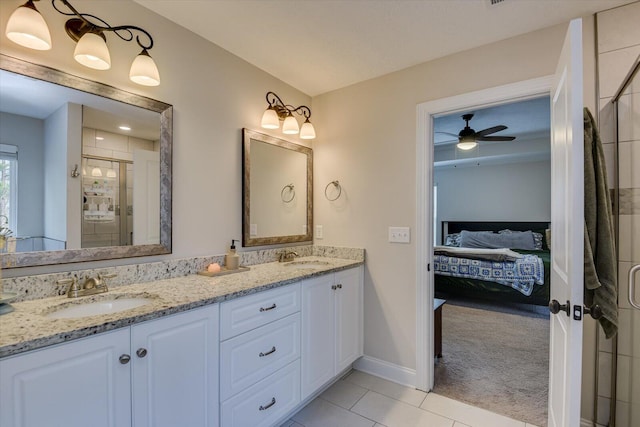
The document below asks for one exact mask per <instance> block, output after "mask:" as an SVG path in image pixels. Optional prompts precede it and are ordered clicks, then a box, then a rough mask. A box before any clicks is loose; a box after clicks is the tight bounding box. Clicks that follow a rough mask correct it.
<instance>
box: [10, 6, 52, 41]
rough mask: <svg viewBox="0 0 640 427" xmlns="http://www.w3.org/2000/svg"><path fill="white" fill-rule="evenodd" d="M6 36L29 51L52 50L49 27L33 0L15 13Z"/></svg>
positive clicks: (11, 17) (12, 15)
mask: <svg viewBox="0 0 640 427" xmlns="http://www.w3.org/2000/svg"><path fill="white" fill-rule="evenodd" d="M5 34H6V35H7V38H8V39H9V40H11V41H12V42H14V43H17V44H19V45H20V46H24V47H28V48H29V49H35V50H49V49H51V34H50V33H49V27H48V26H47V23H46V21H45V20H44V18H43V17H42V15H41V14H40V12H38V9H36V7H35V6H34V4H33V1H32V0H29V1H27V2H26V3H25V4H23V5H22V6H20V7H18V8H17V9H16V10H14V11H13V13H12V14H11V16H10V17H9V21H8V22H7V29H6V31H5Z"/></svg>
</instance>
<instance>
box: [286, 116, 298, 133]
mask: <svg viewBox="0 0 640 427" xmlns="http://www.w3.org/2000/svg"><path fill="white" fill-rule="evenodd" d="M299 131H300V128H299V127H298V121H297V120H296V118H295V117H293V116H292V115H288V116H287V118H286V119H284V123H283V124H282V133H284V134H287V135H295V134H297V133H298V132H299Z"/></svg>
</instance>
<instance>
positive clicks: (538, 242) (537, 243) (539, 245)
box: [498, 229, 544, 251]
mask: <svg viewBox="0 0 640 427" xmlns="http://www.w3.org/2000/svg"><path fill="white" fill-rule="evenodd" d="M498 233H499V234H509V233H511V234H514V233H516V234H517V233H526V234H527V235H528V233H531V234H532V235H533V246H534V249H535V250H537V251H541V250H543V249H544V244H543V239H544V236H543V235H542V233H536V232H535V231H513V230H509V229H506V230H500V231H498ZM518 249H524V248H518Z"/></svg>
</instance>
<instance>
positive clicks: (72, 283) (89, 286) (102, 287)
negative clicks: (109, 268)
mask: <svg viewBox="0 0 640 427" xmlns="http://www.w3.org/2000/svg"><path fill="white" fill-rule="evenodd" d="M116 276H117V274H98V277H97V278H96V277H87V278H86V279H85V280H84V282H83V283H82V284H80V283H79V282H78V276H77V275H74V276H73V278H72V279H62V280H58V282H57V283H59V284H65V285H66V284H68V285H69V288H68V289H67V297H68V298H77V297H84V296H88V295H96V294H101V293H104V292H107V291H108V290H109V288H108V287H107V282H106V280H105V279H110V278H112V277H116Z"/></svg>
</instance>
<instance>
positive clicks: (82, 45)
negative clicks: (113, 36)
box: [73, 33, 111, 70]
mask: <svg viewBox="0 0 640 427" xmlns="http://www.w3.org/2000/svg"><path fill="white" fill-rule="evenodd" d="M73 57H74V58H75V59H76V61H78V62H79V63H81V64H82V65H84V66H85V67H89V68H93V69H94V70H108V69H109V68H111V55H109V48H107V43H106V42H105V41H104V39H103V38H102V37H100V36H99V35H98V34H95V33H86V34H85V35H84V36H82V37H81V38H80V40H78V44H77V45H76V50H75V51H74V52H73Z"/></svg>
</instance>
